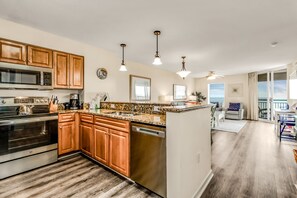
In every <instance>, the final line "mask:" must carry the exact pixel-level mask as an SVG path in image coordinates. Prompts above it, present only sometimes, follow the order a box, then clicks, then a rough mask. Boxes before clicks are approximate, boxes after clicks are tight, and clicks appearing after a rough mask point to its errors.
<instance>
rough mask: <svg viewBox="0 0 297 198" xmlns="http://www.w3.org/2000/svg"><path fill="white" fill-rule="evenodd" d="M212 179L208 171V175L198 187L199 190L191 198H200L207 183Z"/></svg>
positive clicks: (211, 174) (210, 172)
mask: <svg viewBox="0 0 297 198" xmlns="http://www.w3.org/2000/svg"><path fill="white" fill-rule="evenodd" d="M212 177H213V173H212V170H210V171H209V173H208V174H207V176H206V177H205V179H204V181H203V182H202V184H201V185H200V186H199V188H198V189H197V190H196V192H195V193H194V195H193V198H200V197H201V195H202V194H203V192H204V190H205V189H206V187H207V186H208V184H209V182H210V181H211V179H212Z"/></svg>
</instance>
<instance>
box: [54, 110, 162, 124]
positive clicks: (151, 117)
mask: <svg viewBox="0 0 297 198" xmlns="http://www.w3.org/2000/svg"><path fill="white" fill-rule="evenodd" d="M71 112H79V113H89V114H93V115H99V116H104V117H109V118H116V119H121V120H128V121H134V122H140V123H146V124H153V125H158V126H166V116H165V115H158V114H145V113H137V112H136V115H119V114H112V112H124V113H128V114H129V113H131V112H125V111H117V110H112V109H96V110H95V109H94V110H60V111H59V113H71Z"/></svg>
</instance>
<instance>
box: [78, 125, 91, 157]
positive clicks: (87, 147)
mask: <svg viewBox="0 0 297 198" xmlns="http://www.w3.org/2000/svg"><path fill="white" fill-rule="evenodd" d="M80 149H81V151H82V152H84V153H85V154H87V155H89V156H91V157H93V156H94V154H93V153H94V135H93V124H89V123H85V122H81V123H80Z"/></svg>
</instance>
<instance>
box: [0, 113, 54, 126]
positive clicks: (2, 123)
mask: <svg viewBox="0 0 297 198" xmlns="http://www.w3.org/2000/svg"><path fill="white" fill-rule="evenodd" d="M50 120H58V116H57V115H56V116H44V117H39V118H21V119H14V120H1V121H0V126H8V125H15V124H27V123H34V122H43V121H50Z"/></svg>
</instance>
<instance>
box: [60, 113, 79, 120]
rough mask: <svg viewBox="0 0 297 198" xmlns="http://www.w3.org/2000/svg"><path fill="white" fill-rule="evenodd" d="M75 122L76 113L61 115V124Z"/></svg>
mask: <svg viewBox="0 0 297 198" xmlns="http://www.w3.org/2000/svg"><path fill="white" fill-rule="evenodd" d="M74 120H75V113H62V114H59V122H71V121H74Z"/></svg>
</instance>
